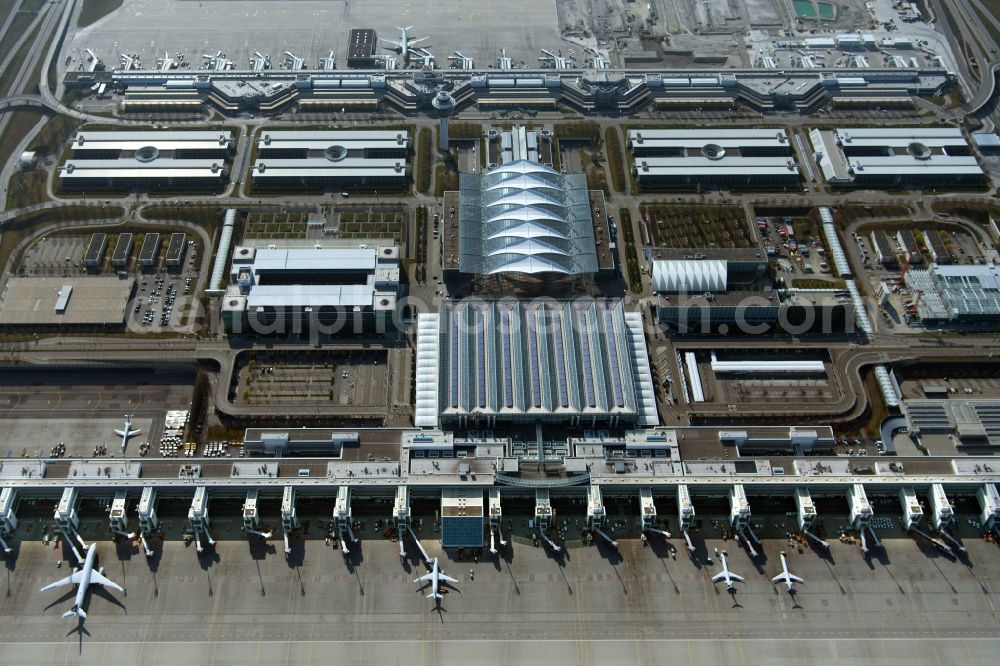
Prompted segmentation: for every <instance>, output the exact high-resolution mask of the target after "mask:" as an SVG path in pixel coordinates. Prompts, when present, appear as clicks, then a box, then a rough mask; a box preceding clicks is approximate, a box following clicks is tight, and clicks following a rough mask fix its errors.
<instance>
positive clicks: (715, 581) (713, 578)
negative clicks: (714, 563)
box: [712, 571, 735, 583]
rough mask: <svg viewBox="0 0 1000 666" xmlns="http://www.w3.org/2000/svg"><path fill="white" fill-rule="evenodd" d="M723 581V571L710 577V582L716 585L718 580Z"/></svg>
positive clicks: (724, 574) (724, 576)
mask: <svg viewBox="0 0 1000 666" xmlns="http://www.w3.org/2000/svg"><path fill="white" fill-rule="evenodd" d="M733 578H735V576H733ZM725 579H726V572H725V571H723V572H722V573H717V574H715V575H714V576H712V582H713V583H718V582H719V581H720V580H725Z"/></svg>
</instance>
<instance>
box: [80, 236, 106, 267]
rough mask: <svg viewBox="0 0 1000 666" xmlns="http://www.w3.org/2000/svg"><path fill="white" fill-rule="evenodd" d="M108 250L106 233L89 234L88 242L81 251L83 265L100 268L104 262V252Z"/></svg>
mask: <svg viewBox="0 0 1000 666" xmlns="http://www.w3.org/2000/svg"><path fill="white" fill-rule="evenodd" d="M107 251H108V235H107V234H105V233H96V234H91V235H90V242H89V243H87V249H86V251H85V252H84V253H83V265H84V266H86V267H87V268H100V267H101V264H102V263H103V262H104V253H105V252H107Z"/></svg>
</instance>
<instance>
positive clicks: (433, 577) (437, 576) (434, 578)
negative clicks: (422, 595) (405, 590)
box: [413, 557, 458, 599]
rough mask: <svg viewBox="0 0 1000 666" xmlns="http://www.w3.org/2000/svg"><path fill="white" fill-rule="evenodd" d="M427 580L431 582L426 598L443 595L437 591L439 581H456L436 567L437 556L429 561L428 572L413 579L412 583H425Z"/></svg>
mask: <svg viewBox="0 0 1000 666" xmlns="http://www.w3.org/2000/svg"><path fill="white" fill-rule="evenodd" d="M427 581H430V582H431V593H430V594H428V595H427V598H428V599H442V598H443V597H442V596H441V594H440V593H439V592H438V590H439V589H440V588H441V582H442V581H444V582H446V583H457V582H458V581H457V580H455V579H454V578H451V577H450V576H445V575H444V572H443V571H441V569H440V568H439V567H438V558H436V557H435V558H434V560H433V561H432V562H431V570H430V573H426V574H424V575H423V576H421V577H420V578H418V579H416V580H415V581H413V582H414V583H425V582H427Z"/></svg>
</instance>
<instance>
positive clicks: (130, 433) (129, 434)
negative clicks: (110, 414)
mask: <svg viewBox="0 0 1000 666" xmlns="http://www.w3.org/2000/svg"><path fill="white" fill-rule="evenodd" d="M115 434H116V435H118V436H119V437H121V438H122V451H124V450H125V447H126V446H128V440H130V439H132V438H133V437H135V436H136V435H141V434H142V430H139V429H138V428H136V429H135V430H133V429H132V415H131V414H126V415H125V429H124V430H115Z"/></svg>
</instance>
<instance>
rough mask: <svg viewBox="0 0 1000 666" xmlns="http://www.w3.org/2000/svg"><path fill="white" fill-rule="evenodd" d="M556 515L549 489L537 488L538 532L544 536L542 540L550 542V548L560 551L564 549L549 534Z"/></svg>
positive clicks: (536, 512)
mask: <svg viewBox="0 0 1000 666" xmlns="http://www.w3.org/2000/svg"><path fill="white" fill-rule="evenodd" d="M555 517H556V511H555V509H553V508H552V500H551V498H550V497H549V489H548V488H537V489H536V490H535V525H536V527H538V534H539V535H540V536H541V537H542V541H544V542H545V543H547V544H549V548H551V549H552V550H553V551H555V552H557V553H558V552H559V551H560V550H562V549H561V548H560V547H559V546H557V545H556V544H555V543H554V542H553V541H552V539H550V538H549V535H548V531H549V528H550V527H552V525H553V521H554V519H555Z"/></svg>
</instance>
